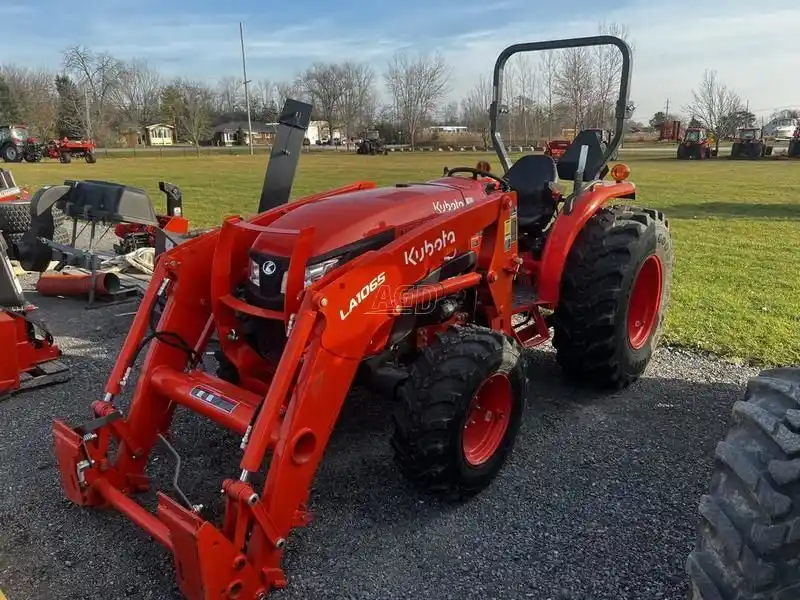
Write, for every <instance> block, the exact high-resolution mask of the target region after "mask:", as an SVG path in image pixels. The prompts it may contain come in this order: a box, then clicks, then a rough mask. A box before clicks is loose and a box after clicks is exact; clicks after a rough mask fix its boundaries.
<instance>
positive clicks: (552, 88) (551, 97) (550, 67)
mask: <svg viewBox="0 0 800 600" xmlns="http://www.w3.org/2000/svg"><path fill="white" fill-rule="evenodd" d="M540 66H541V71H542V77H541V79H542V87H541V88H540V89H541V90H542V96H543V98H542V99H543V101H544V103H545V106H546V107H547V138H548V139H551V140H552V139H553V122H554V116H555V115H554V114H553V107H554V106H555V101H556V77H557V75H558V57H557V56H556V54H555V52H554V51H553V50H548V51H546V52H545V53H544V54H542V62H541V65H540Z"/></svg>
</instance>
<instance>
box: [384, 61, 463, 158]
mask: <svg viewBox="0 0 800 600" xmlns="http://www.w3.org/2000/svg"><path fill="white" fill-rule="evenodd" d="M385 78H386V87H387V89H388V91H389V95H390V96H391V97H392V99H393V100H394V104H395V106H396V107H397V115H398V117H399V121H400V123H401V124H402V125H403V127H404V128H405V130H406V132H407V133H408V136H409V141H410V142H411V148H412V149H413V148H414V142H415V141H416V137H417V135H418V133H419V130H420V129H421V127H422V126H423V124H424V122H425V120H426V119H428V118H429V117H430V115H431V114H432V113H433V111H434V110H435V109H436V105H437V103H438V102H440V101H441V100H442V98H444V96H445V95H446V94H447V91H448V87H449V83H450V69H449V68H448V66H447V63H446V62H445V60H444V57H442V56H441V55H426V54H420V55H418V56H417V57H416V58H409V57H408V56H407V55H406V54H404V53H399V54H396V55H395V56H394V58H393V59H392V60H391V62H390V63H389V66H388V69H387V71H386V76H385Z"/></svg>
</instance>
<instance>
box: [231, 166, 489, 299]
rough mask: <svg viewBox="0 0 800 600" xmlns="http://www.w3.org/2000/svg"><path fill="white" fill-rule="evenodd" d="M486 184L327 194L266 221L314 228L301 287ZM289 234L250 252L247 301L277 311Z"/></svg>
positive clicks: (263, 240)
mask: <svg viewBox="0 0 800 600" xmlns="http://www.w3.org/2000/svg"><path fill="white" fill-rule="evenodd" d="M486 185H487V182H485V181H475V180H473V179H469V178H465V177H446V178H443V179H437V180H434V181H429V182H427V183H410V184H398V185H396V186H394V187H384V188H376V189H371V190H361V191H357V192H350V193H347V194H341V195H338V196H332V197H331V198H328V199H325V200H319V201H317V202H311V203H309V204H305V205H303V206H299V207H297V208H295V209H294V210H292V211H291V212H289V213H287V214H285V215H283V216H282V217H280V218H278V219H276V220H275V221H273V222H272V223H271V225H270V226H271V227H275V228H279V229H289V230H300V229H302V228H304V227H309V226H310V227H314V238H313V241H312V248H311V256H312V258H311V259H310V260H309V261H308V262H307V263H306V272H305V285H306V286H308V285H310V284H311V283H312V282H314V281H316V280H318V279H319V278H321V277H322V276H323V275H324V274H325V273H327V272H328V271H330V270H332V269H335V268H336V267H338V266H340V265H342V264H344V263H346V262H348V261H350V260H352V259H353V258H355V257H357V256H359V255H361V254H363V253H365V252H368V251H370V250H376V249H378V248H381V247H383V246H385V245H386V244H388V243H390V242H391V241H392V240H394V239H395V237H396V236H397V235H402V234H403V233H405V232H406V231H408V230H410V229H412V228H414V227H415V226H417V225H418V224H420V223H421V222H423V221H426V220H428V219H431V218H433V217H436V216H437V215H440V214H444V213H448V212H453V211H457V210H461V209H463V208H465V207H467V206H468V205H470V204H472V203H473V202H480V201H482V200H484V199H486V198H487V196H488V194H487V192H486ZM294 239H295V238H294V236H286V235H281V234H279V233H278V234H275V233H270V232H269V231H266V232H264V233H261V234H260V235H259V237H258V238H256V241H255V243H254V244H253V246H252V248H251V250H250V275H249V278H248V281H247V284H246V293H247V298H248V302H250V303H251V304H255V305H258V306H262V307H265V308H269V309H273V310H282V309H283V306H284V293H285V286H286V277H287V273H288V270H289V262H290V259H291V255H292V250H293V243H294Z"/></svg>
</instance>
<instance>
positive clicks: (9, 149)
mask: <svg viewBox="0 0 800 600" xmlns="http://www.w3.org/2000/svg"><path fill="white" fill-rule="evenodd" d="M0 158H2V159H3V162H7V163H18V162H22V151H21V150H20V149H19V148H18V147H17V146H16V145H15V144H13V143H10V142H9V143H7V144H6V145H5V146H3V147H2V148H0Z"/></svg>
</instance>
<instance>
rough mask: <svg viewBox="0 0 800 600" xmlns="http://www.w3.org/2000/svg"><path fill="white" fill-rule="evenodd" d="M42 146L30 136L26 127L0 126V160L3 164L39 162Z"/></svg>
mask: <svg viewBox="0 0 800 600" xmlns="http://www.w3.org/2000/svg"><path fill="white" fill-rule="evenodd" d="M42 152H43V151H42V145H41V144H40V143H39V141H38V140H37V139H36V138H35V137H33V136H32V135H31V134H30V131H29V130H28V126H27V125H2V126H0V159H1V160H2V161H3V162H7V163H15V162H22V161H23V160H24V161H25V162H40V161H41V160H42Z"/></svg>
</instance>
